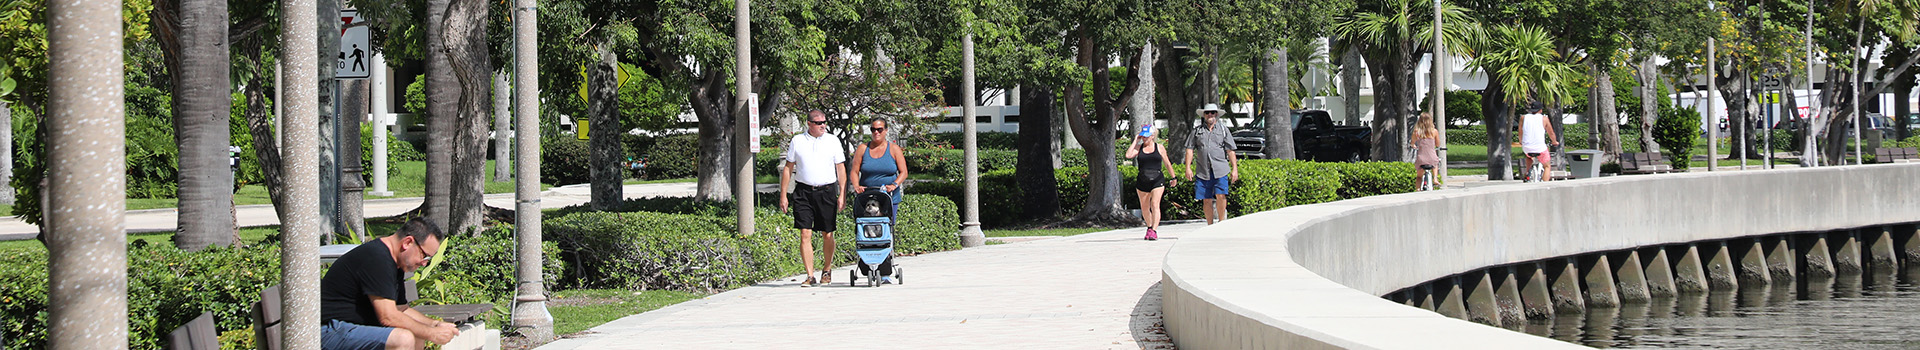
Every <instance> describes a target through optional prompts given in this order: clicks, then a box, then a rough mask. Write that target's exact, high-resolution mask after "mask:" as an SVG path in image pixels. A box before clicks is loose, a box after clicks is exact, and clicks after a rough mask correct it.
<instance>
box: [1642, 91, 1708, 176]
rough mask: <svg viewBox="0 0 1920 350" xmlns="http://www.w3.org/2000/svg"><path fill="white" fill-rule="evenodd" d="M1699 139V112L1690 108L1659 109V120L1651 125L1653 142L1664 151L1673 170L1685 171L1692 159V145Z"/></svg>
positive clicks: (1669, 107)
mask: <svg viewBox="0 0 1920 350" xmlns="http://www.w3.org/2000/svg"><path fill="white" fill-rule="evenodd" d="M1699 139H1700V112H1698V111H1694V110H1693V109H1692V108H1675V107H1671V106H1668V107H1662V108H1660V120H1655V121H1654V125H1653V142H1656V143H1659V144H1660V148H1664V149H1665V150H1666V157H1667V160H1668V161H1670V162H1672V163H1673V168H1674V169H1680V170H1681V171H1686V169H1687V168H1688V163H1689V161H1691V160H1692V159H1693V155H1692V154H1691V153H1692V152H1693V145H1694V143H1695V142H1697V141H1698V140H1699Z"/></svg>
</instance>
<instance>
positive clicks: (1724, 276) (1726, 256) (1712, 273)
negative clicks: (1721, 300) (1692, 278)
mask: <svg viewBox="0 0 1920 350" xmlns="http://www.w3.org/2000/svg"><path fill="white" fill-rule="evenodd" d="M1706 250H1707V252H1706V253H1707V261H1706V264H1707V269H1706V270H1707V286H1708V289H1711V290H1726V291H1731V290H1738V289H1740V280H1739V279H1738V278H1736V277H1734V275H1735V272H1734V269H1736V267H1734V265H1733V252H1732V249H1731V248H1729V247H1727V242H1725V241H1721V242H1713V243H1708V244H1707V249H1706Z"/></svg>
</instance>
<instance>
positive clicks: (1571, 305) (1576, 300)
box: [1547, 258, 1587, 314]
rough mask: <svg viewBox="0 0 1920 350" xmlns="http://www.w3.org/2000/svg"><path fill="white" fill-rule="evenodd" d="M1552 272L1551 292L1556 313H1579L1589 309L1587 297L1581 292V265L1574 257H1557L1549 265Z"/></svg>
mask: <svg viewBox="0 0 1920 350" xmlns="http://www.w3.org/2000/svg"><path fill="white" fill-rule="evenodd" d="M1547 267H1548V269H1549V271H1550V272H1551V273H1550V274H1549V275H1551V276H1552V277H1549V278H1550V279H1551V280H1552V281H1550V282H1551V283H1552V284H1551V286H1552V288H1550V289H1551V294H1552V298H1553V312H1554V313H1555V314H1577V313H1583V312H1586V311H1587V302H1586V298H1584V297H1583V295H1582V294H1581V293H1580V283H1581V279H1580V267H1579V265H1577V264H1576V262H1575V261H1574V259H1571V258H1568V259H1555V260H1553V262H1552V265H1550V266H1547Z"/></svg>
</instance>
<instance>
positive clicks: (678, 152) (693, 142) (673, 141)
mask: <svg viewBox="0 0 1920 350" xmlns="http://www.w3.org/2000/svg"><path fill="white" fill-rule="evenodd" d="M761 153H767V152H766V150H764V149H763V150H761ZM775 153H778V152H777V151H776V152H775ZM699 154H700V135H697V134H683V135H673V136H667V137H661V138H657V139H654V144H653V148H650V149H647V151H646V159H647V170H646V177H647V178H649V179H678V178H688V177H693V176H694V175H697V174H699V172H700V162H699V160H700V156H699Z"/></svg>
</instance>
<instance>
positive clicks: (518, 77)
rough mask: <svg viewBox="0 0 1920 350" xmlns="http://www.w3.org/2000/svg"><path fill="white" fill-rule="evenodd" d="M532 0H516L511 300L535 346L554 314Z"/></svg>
mask: <svg viewBox="0 0 1920 350" xmlns="http://www.w3.org/2000/svg"><path fill="white" fill-rule="evenodd" d="M537 6H538V5H535V4H534V0H514V4H513V38H514V46H513V103H514V107H513V117H514V126H513V129H514V133H513V137H514V138H515V139H517V140H515V141H516V142H514V143H513V144H514V146H518V147H517V148H515V149H514V159H515V161H514V162H513V166H514V171H516V172H518V174H515V175H514V176H513V181H514V186H513V187H514V191H513V192H514V199H515V200H514V206H513V216H514V220H513V232H514V234H515V235H516V236H517V237H516V238H517V239H516V240H515V241H516V242H517V243H516V245H515V248H516V249H518V254H516V256H515V257H516V258H517V259H518V262H519V264H518V267H519V269H518V270H519V272H518V273H516V274H515V276H514V277H515V279H517V280H519V282H520V283H519V287H518V288H517V289H516V292H517V295H515V296H514V297H513V327H514V328H517V329H519V330H520V334H521V335H523V336H526V337H527V339H528V340H530V341H533V342H534V343H535V344H538V343H544V342H546V341H548V340H553V315H552V314H549V313H547V287H546V282H545V281H544V279H545V277H544V276H545V275H544V274H542V273H541V272H542V269H543V268H545V266H544V265H542V264H541V261H543V260H545V259H544V256H543V254H544V253H543V252H542V251H541V250H540V242H541V236H540V108H539V106H538V105H537V104H538V103H539V102H540V98H539V96H537V95H536V94H538V93H539V88H540V72H539V68H538V67H539V62H540V56H539V55H537V54H535V52H534V49H535V47H537V46H538V45H536V44H537V43H539V41H538V40H539V37H537V35H538V33H537V32H538V31H539V27H537V26H535V22H534V21H537V20H539V18H540V16H539V14H538V13H537V12H538V11H539V9H538V8H537Z"/></svg>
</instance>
